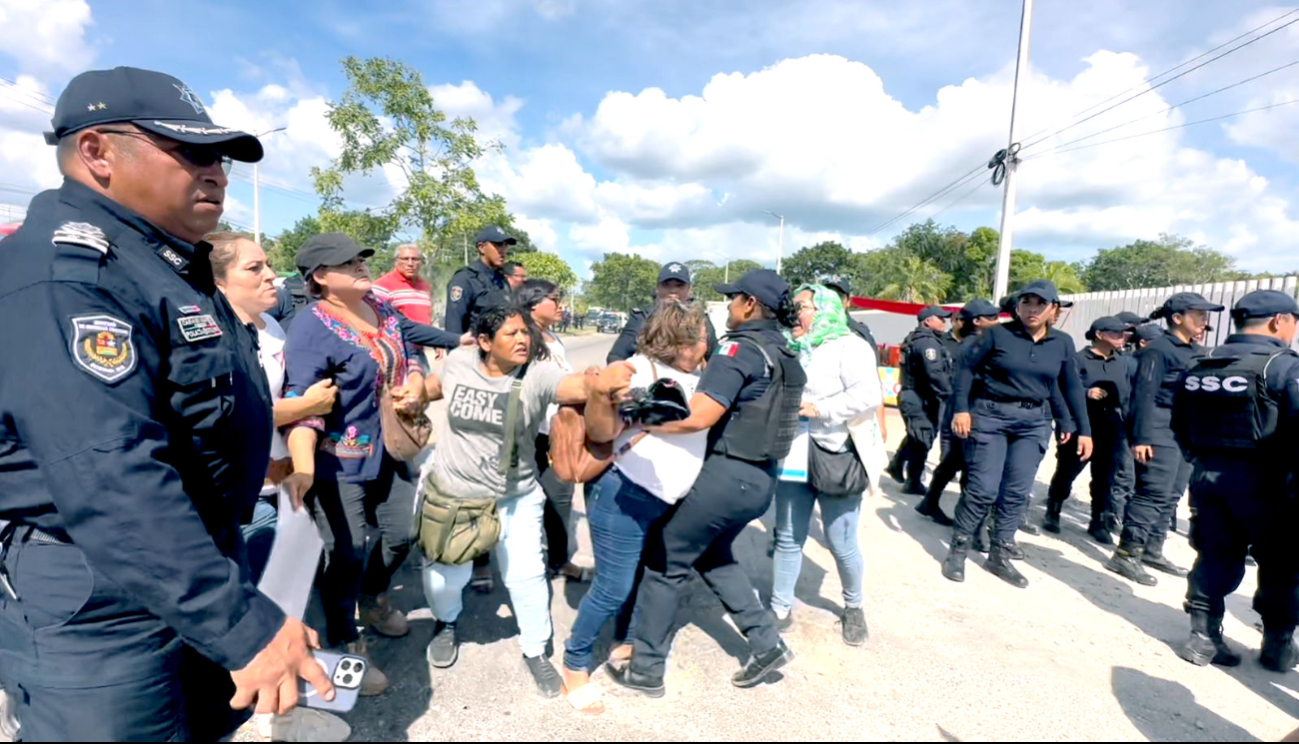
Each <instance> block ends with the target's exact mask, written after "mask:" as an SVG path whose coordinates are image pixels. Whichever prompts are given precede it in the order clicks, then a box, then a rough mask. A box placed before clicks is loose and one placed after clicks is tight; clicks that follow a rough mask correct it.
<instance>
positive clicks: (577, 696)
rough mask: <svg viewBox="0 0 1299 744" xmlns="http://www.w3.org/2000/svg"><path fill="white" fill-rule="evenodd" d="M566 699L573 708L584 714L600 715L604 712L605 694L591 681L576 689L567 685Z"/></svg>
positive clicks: (565, 689) (565, 688)
mask: <svg viewBox="0 0 1299 744" xmlns="http://www.w3.org/2000/svg"><path fill="white" fill-rule="evenodd" d="M564 699H565V700H567V701H568V704H569V705H571V706H573V710H575V711H577V712H578V713H581V714H582V715H584V716H598V715H600V714H601V713H604V695H603V694H602V693H601V692H600V688H599V687H596V686H595V685H593V684H591V683H590V682H588V683H586V684H584V685H582V686H581V687H579V688H577V689H576V690H570V689H568V687H567V686H565V687H564Z"/></svg>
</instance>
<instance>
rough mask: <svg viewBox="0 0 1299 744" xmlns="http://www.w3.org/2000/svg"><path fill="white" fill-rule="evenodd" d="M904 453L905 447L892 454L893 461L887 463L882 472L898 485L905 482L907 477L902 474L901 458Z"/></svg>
mask: <svg viewBox="0 0 1299 744" xmlns="http://www.w3.org/2000/svg"><path fill="white" fill-rule="evenodd" d="M905 451H906V448H905V447H898V451H897V452H895V453H894V454H893V459H892V460H890V461H889V466H888V467H887V468H885V470H884V472H886V473H888V474H889V477H890V478H892V479H893V480H895V481H897V482H898V484H899V485H901V484H903V483H906V482H907V477H906V476H905V475H903V474H902V465H903V462H902V457H903V453H904V452H905Z"/></svg>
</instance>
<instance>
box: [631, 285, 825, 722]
mask: <svg viewBox="0 0 1299 744" xmlns="http://www.w3.org/2000/svg"><path fill="white" fill-rule="evenodd" d="M717 291H718V292H720V293H722V294H724V295H726V296H727V297H728V298H730V317H729V318H728V319H727V321H726V325H727V327H728V328H730V330H731V333H730V334H729V335H728V336H727V337H726V339H725V341H724V343H722V344H721V345H720V346H718V348H717V351H716V353H714V354H713V356H712V359H711V360H710V361H709V362H708V369H707V370H706V371H705V372H704V376H703V379H702V380H700V382H699V388H698V391H697V392H696V393H695V395H694V397H693V398H692V399H691V401H690V409H691V414H690V417H689V418H688V419H686V420H684V421H678V422H675V423H671V424H666V425H664V426H662V427H659V428H658V431H661V432H662V433H665V434H684V433H691V432H698V431H704V430H708V432H709V436H708V444H709V446H708V455H707V458H706V459H705V460H704V466H703V470H702V471H701V472H700V474H699V478H698V480H697V481H696V482H695V486H694V488H693V489H692V490H691V491H690V493H688V494H686V496H685V498H683V499H682V500H681V501H680V503H678V504H677V505H676V507H675V508H674V510H673V511H672V512H671V513H670V514H669V516H668V517H667V518H666V519H665V520H664V521H663V522H661V523H660V524H659V525H658V526H657V527H656V528H654V529H653V530H652V531H651V532H650V534H649V536H648V537H647V538H646V541H645V556H644V562H645V576H644V579H643V580H642V581H641V585H640V592H639V594H638V595H637V597H636V612H637V615H638V622H637V626H636V631H635V638H634V640H633V649H634V650H633V656H632V660H631V664H630V665H629V666H628V667H626V668H625V669H613V670H611V674H612V676H613V678H614V681H616V682H617V683H618V684H620V685H622V686H623V687H626V688H629V689H631V690H635V691H637V692H640V693H643V694H646V695H649V696H651V697H661V696H662V695H663V672H664V667H665V666H666V661H667V654H668V648H669V645H670V640H671V632H672V628H673V625H674V623H675V621H676V610H677V596H678V594H679V593H680V591H681V589H682V587H684V586H685V584H686V582H687V581H689V579H690V572H691V570H692V569H693V570H697V571H698V572H699V575H700V576H701V577H702V578H703V580H704V581H705V582H706V583H707V584H708V586H709V587H711V588H712V590H713V592H714V593H715V594H717V597H718V599H720V600H721V601H722V604H723V605H724V606H725V607H726V609H727V610H728V611H729V612H730V613H731V616H732V617H733V618H734V620H735V624H736V626H737V627H738V628H739V629H740V631H741V632H742V633H744V636H745V637H746V638H747V639H748V641H749V647H750V649H751V650H752V652H753V656H752V658H751V659H750V660H749V662H748V663H747V664H746V665H745V667H744V669H742V670H741V671H740V672H739V673H737V674H736V675H735V676H734V677H732V678H731V681H732V683H733V684H735V686H737V687H753V686H754V685H757V684H758V683H759V682H761V681H762V680H763V678H764V677H766V676H767V674H768V673H770V672H772V671H774V670H776V669H778V668H780V667H782V666H784V665H785V664H787V663H789V661H790V660H791V659H793V657H794V655H793V653H792V652H791V651H790V650H789V649H788V648H787V647H786V646H785V644H784V642H783V641H781V640H780V635H779V634H778V633H777V631H776V626H775V623H774V622H773V620H772V617H771V615H770V614H769V613H768V612H767V611H766V610H765V609H764V608H763V606H762V603H761V602H760V601H759V600H758V594H757V592H755V591H754V589H753V585H752V584H751V583H750V582H749V577H748V575H747V574H745V572H744V569H743V568H741V567H740V565H739V564H738V563H736V562H735V557H734V556H733V555H732V553H731V544H732V543H734V542H735V538H736V537H738V536H739V534H740V533H741V532H742V531H743V530H744V528H745V527H746V526H747V525H748V524H749V522H751V521H753V520H754V519H757V518H758V517H760V516H762V515H763V514H764V513H765V512H766V511H767V508H768V507H769V506H770V505H771V500H772V498H773V497H774V495H775V492H776V468H777V462H778V461H779V460H780V459H782V458H784V457H785V455H786V454H788V453H789V447H790V443H791V442H792V440H793V438H794V433H795V430H796V429H797V426H798V409H799V404H800V402H801V400H802V395H803V386H804V384H805V383H806V382H807V377H806V375H805V374H804V373H803V368H802V367H801V366H800V365H799V363H798V358H797V357H796V356H795V355H794V353H793V352H792V351H790V349H789V347H788V345H786V343H785V338H784V336H783V335H782V334H781V332H780V328H781V326H782V325H783V326H785V327H793V325H794V317H795V310H794V307H793V303H792V302H791V300H790V296H789V285H788V284H786V283H785V280H783V279H781V278H780V277H779V276H777V275H776V273H775V272H772V271H768V270H765V269H763V270H758V271H751V272H749V273H748V274H745V275H744V276H743V277H741V278H740V281H738V282H736V283H735V284H732V285H718V287H717Z"/></svg>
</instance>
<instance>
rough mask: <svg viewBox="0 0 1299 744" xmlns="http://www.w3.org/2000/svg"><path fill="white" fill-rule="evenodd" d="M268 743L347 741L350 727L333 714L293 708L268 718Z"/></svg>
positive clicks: (350, 730) (264, 735)
mask: <svg viewBox="0 0 1299 744" xmlns="http://www.w3.org/2000/svg"><path fill="white" fill-rule="evenodd" d="M270 719H271V721H270V724H271V726H270V735H269V736H267V734H266V733H263V734H262V736H263V737H265V738H267V739H269V740H270V741H312V742H323V741H347V739H348V737H350V736H351V735H352V727H351V726H348V725H347V721H344V720H343V719H341V718H339V717H338V716H336V715H334V714H333V713H328V712H326V711H323V710H316V709H315V708H302V707H298V708H294V709H293V710H291V711H289V712H288V713H287V714H285V715H282V716H270Z"/></svg>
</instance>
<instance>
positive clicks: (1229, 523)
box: [1173, 289, 1299, 673]
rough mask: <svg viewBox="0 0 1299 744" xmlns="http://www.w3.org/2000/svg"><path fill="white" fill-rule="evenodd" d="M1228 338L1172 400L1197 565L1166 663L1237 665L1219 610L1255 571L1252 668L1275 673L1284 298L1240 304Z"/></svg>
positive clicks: (1291, 562)
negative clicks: (1186, 629) (1250, 569)
mask: <svg viewBox="0 0 1299 744" xmlns="http://www.w3.org/2000/svg"><path fill="white" fill-rule="evenodd" d="M1231 315H1232V320H1233V322H1234V323H1235V326H1236V333H1234V334H1232V335H1231V336H1228V337H1227V341H1226V343H1224V344H1223V345H1222V346H1219V347H1218V348H1216V349H1214V350H1213V351H1212V352H1210V353H1209V355H1208V356H1207V357H1206V358H1204V359H1201V360H1199V361H1198V362H1196V363H1195V364H1194V366H1192V367H1191V369H1190V371H1189V372H1188V373H1187V374H1186V376H1185V377H1184V378H1183V379H1182V380H1181V384H1180V387H1179V388H1178V390H1177V392H1176V395H1175V396H1174V400H1173V426H1174V430H1175V432H1176V434H1177V439H1178V441H1179V442H1180V443H1181V444H1182V447H1183V451H1184V452H1186V453H1187V454H1188V455H1189V456H1190V457H1191V459H1192V461H1193V462H1194V463H1195V465H1194V472H1193V474H1192V476H1191V502H1192V503H1193V504H1194V505H1195V511H1194V516H1192V518H1191V543H1192V545H1194V546H1195V549H1196V552H1197V557H1196V560H1195V566H1194V567H1193V568H1192V569H1191V575H1190V579H1189V581H1188V582H1187V583H1188V586H1187V591H1186V611H1187V612H1188V613H1190V615H1191V637H1190V638H1189V639H1188V640H1187V642H1186V644H1185V645H1183V646H1182V647H1181V648H1179V649H1178V650H1177V654H1178V656H1181V657H1182V658H1183V659H1186V660H1187V661H1189V662H1191V663H1192V664H1196V665H1198V666H1204V665H1205V664H1208V663H1210V662H1212V663H1214V664H1219V665H1222V666H1235V665H1237V664H1239V663H1240V655H1239V654H1237V653H1235V652H1234V651H1232V650H1231V649H1230V647H1228V645H1227V643H1226V641H1225V640H1224V639H1223V637H1222V618H1223V614H1224V611H1225V604H1224V600H1225V599H1226V597H1227V595H1229V594H1231V593H1232V592H1234V591H1236V589H1237V588H1238V587H1239V586H1240V582H1241V579H1242V578H1243V577H1244V575H1245V558H1246V556H1247V555H1248V554H1253V556H1254V560H1255V561H1257V562H1258V591H1257V592H1255V594H1254V609H1255V610H1256V611H1257V612H1258V613H1259V615H1261V616H1262V617H1263V650H1262V654H1261V655H1260V657H1259V661H1260V662H1261V663H1262V664H1263V666H1264V667H1266V668H1268V669H1270V670H1272V671H1274V672H1282V673H1284V672H1287V671H1289V670H1290V669H1292V668H1294V666H1295V663H1296V660H1299V649H1296V648H1295V644H1294V640H1293V638H1294V630H1295V626H1296V624H1299V595H1297V594H1296V587H1297V586H1299V553H1297V552H1296V551H1295V548H1294V525H1295V524H1296V523H1299V502H1296V500H1295V492H1294V485H1293V482H1292V480H1293V475H1294V472H1295V467H1294V464H1293V463H1294V454H1293V445H1294V441H1295V435H1296V434H1297V433H1299V354H1295V352H1294V351H1292V350H1291V349H1290V344H1292V343H1294V339H1295V331H1296V316H1299V305H1296V304H1295V301H1294V298H1293V297H1291V296H1290V295H1288V294H1285V293H1284V292H1278V291H1276V290H1271V289H1265V290H1258V291H1255V292H1250V293H1249V294H1247V295H1245V296H1244V297H1242V298H1240V300H1239V301H1238V302H1237V303H1236V306H1235V307H1234V308H1233V309H1232V312H1231Z"/></svg>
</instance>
